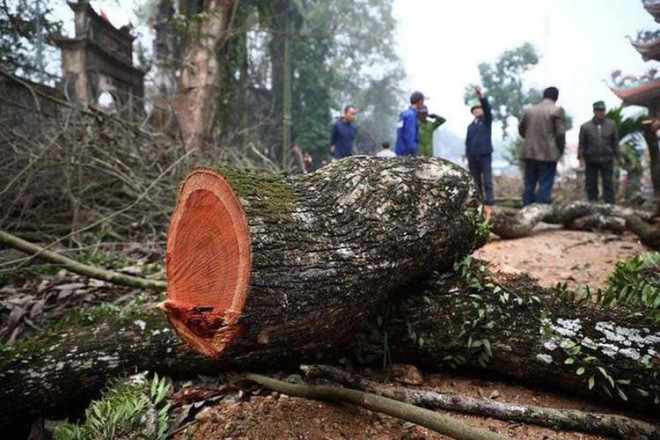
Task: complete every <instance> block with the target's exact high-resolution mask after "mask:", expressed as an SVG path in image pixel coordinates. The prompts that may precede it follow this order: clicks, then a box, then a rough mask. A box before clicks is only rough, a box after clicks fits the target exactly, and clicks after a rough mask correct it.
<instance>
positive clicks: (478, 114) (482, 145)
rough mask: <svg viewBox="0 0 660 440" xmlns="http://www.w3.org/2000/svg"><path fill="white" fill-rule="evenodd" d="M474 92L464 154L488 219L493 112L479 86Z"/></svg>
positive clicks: (491, 185)
mask: <svg viewBox="0 0 660 440" xmlns="http://www.w3.org/2000/svg"><path fill="white" fill-rule="evenodd" d="M474 94H475V95H476V96H477V98H478V99H479V102H478V103H475V104H474V105H473V106H472V107H471V108H470V112H471V113H472V116H474V121H472V123H471V124H470V125H468V128H467V136H466V137H465V156H467V160H468V168H469V169H470V174H472V176H473V177H474V180H475V182H476V184H477V188H479V192H480V193H481V198H482V200H483V203H484V215H485V217H486V221H488V220H490V214H491V211H492V206H493V171H492V160H493V143H492V141H491V127H492V125H493V114H492V111H491V109H490V103H489V102H488V98H486V97H485V96H484V94H483V93H482V91H481V89H480V88H479V87H475V88H474Z"/></svg>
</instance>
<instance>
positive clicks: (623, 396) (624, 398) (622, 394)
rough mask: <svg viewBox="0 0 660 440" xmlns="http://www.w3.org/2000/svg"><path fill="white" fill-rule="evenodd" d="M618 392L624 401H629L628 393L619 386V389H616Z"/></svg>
mask: <svg viewBox="0 0 660 440" xmlns="http://www.w3.org/2000/svg"><path fill="white" fill-rule="evenodd" d="M616 392H617V394H618V395H619V397H620V398H621V399H622V400H623V401H624V402H627V401H628V396H626V393H624V392H623V390H622V389H621V388H617V389H616Z"/></svg>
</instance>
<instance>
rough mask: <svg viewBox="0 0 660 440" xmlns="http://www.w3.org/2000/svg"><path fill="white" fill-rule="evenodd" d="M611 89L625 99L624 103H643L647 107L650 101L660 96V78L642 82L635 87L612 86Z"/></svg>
mask: <svg viewBox="0 0 660 440" xmlns="http://www.w3.org/2000/svg"><path fill="white" fill-rule="evenodd" d="M610 90H612V92H613V93H614V94H615V95H616V96H618V97H619V98H621V99H622V100H623V104H624V105H641V106H644V107H646V106H648V105H649V102H650V101H652V100H657V99H659V98H660V78H657V79H653V80H650V81H647V82H644V83H641V84H639V85H636V86H634V87H628V88H614V87H610Z"/></svg>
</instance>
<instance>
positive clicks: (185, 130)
mask: <svg viewBox="0 0 660 440" xmlns="http://www.w3.org/2000/svg"><path fill="white" fill-rule="evenodd" d="M235 7H236V1H235V0H207V1H206V2H205V5H204V10H203V11H200V12H203V13H204V14H205V16H204V18H203V19H201V18H197V17H192V19H193V22H194V24H193V25H192V26H191V28H194V29H195V30H194V33H193V34H192V35H189V36H188V39H187V44H186V46H185V47H184V50H183V69H182V72H181V81H180V85H179V96H178V97H177V99H176V101H175V103H174V109H175V112H176V115H177V119H178V121H179V125H180V127H181V132H182V135H183V138H184V141H185V143H186V147H187V148H188V149H202V148H203V146H204V143H205V142H206V141H207V140H208V139H209V137H210V135H211V131H212V129H213V125H214V122H215V117H216V113H217V109H218V100H219V99H220V89H221V86H222V81H221V74H220V73H221V69H220V65H219V60H218V57H217V53H218V49H219V46H220V44H221V43H222V41H223V40H224V39H226V38H229V37H228V31H229V29H228V26H229V23H230V19H231V17H232V15H233V12H234V9H235ZM191 32H192V31H191Z"/></svg>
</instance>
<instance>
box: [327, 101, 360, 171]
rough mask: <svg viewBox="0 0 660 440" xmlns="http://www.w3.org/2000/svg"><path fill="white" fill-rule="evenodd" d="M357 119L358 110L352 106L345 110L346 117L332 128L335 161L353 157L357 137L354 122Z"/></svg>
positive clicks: (331, 143)
mask: <svg viewBox="0 0 660 440" xmlns="http://www.w3.org/2000/svg"><path fill="white" fill-rule="evenodd" d="M356 119H357V110H355V107H353V106H352V105H347V106H346V107H345V108H344V117H343V118H342V119H341V120H339V121H337V122H336V123H335V124H334V125H333V126H332V132H331V135H330V154H332V157H334V158H335V159H341V158H342V157H348V156H352V155H353V142H354V141H355V136H356V135H357V131H358V129H357V127H356V126H355V124H354V122H355V120H356Z"/></svg>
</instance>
